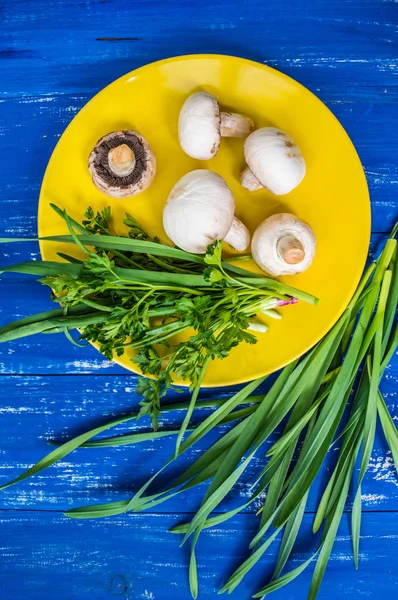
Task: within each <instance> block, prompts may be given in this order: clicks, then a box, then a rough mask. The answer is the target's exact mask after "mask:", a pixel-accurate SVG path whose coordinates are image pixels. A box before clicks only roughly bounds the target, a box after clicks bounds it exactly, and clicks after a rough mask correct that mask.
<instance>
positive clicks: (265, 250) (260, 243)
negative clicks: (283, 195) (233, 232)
mask: <svg viewBox="0 0 398 600" xmlns="http://www.w3.org/2000/svg"><path fill="white" fill-rule="evenodd" d="M315 247H316V242H315V236H314V232H313V231H312V229H311V227H309V225H307V224H306V223H303V222H302V221H300V219H298V218H297V217H295V216H294V215H291V214H289V213H281V214H278V215H272V217H268V219H265V221H263V222H262V223H261V224H260V225H259V226H258V227H257V229H256V231H255V232H254V234H253V239H252V255H253V258H254V260H255V261H256V263H257V264H258V266H259V267H260V269H262V270H263V271H265V272H266V273H269V274H270V275H273V276H275V277H277V276H279V275H295V274H296V273H301V272H302V271H305V270H306V269H308V267H309V266H310V265H311V263H312V261H313V259H314V256H315Z"/></svg>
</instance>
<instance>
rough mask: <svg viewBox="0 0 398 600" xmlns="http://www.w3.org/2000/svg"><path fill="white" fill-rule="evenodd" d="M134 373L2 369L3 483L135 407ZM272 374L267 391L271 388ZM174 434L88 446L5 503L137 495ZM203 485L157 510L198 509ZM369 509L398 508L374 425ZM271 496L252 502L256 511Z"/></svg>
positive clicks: (389, 379) (239, 496)
mask: <svg viewBox="0 0 398 600" xmlns="http://www.w3.org/2000/svg"><path fill="white" fill-rule="evenodd" d="M135 383H136V378H135V377H133V376H108V375H97V376H94V375H92V376H91V377H86V376H81V375H80V376H79V375H74V376H72V375H70V376H56V377H49V376H47V377H42V376H41V377H34V376H9V377H4V376H3V377H1V378H0V387H1V389H2V394H3V401H2V406H1V408H0V416H1V418H0V438H1V439H2V444H1V453H0V485H1V484H3V483H5V482H6V481H8V480H10V479H12V478H13V477H16V476H17V475H19V474H20V473H21V472H22V470H24V469H26V468H28V467H30V466H31V465H32V464H33V463H34V462H36V461H38V460H40V458H42V457H43V456H44V455H45V454H47V453H48V452H49V451H50V450H52V449H53V448H51V447H50V446H49V445H48V443H47V442H48V440H54V439H56V440H61V439H64V440H65V441H66V439H70V438H71V437H73V436H75V435H78V434H80V433H83V432H84V431H87V430H89V429H91V428H93V427H96V426H98V425H101V424H104V423H106V422H108V421H110V420H112V419H113V418H116V417H119V416H122V415H127V414H131V412H133V411H135V410H136V409H137V406H138V397H137V395H136V394H134V386H135ZM397 384H398V364H397V362H396V363H394V364H393V365H391V366H390V367H389V369H388V372H387V376H386V378H385V379H384V381H383V385H382V388H381V389H382V392H383V395H384V397H385V399H386V401H387V403H388V405H389V406H390V407H391V411H392V415H393V417H394V418H395V419H397V418H398V414H397V407H396V404H395V401H396V396H395V394H396V389H397ZM267 387H268V385H267V384H266V383H265V384H263V386H262V387H261V388H260V390H264V391H265V390H266V389H267ZM215 394H216V395H217V397H220V398H224V397H225V398H227V397H229V396H231V395H232V391H231V389H229V390H227V389H225V390H224V391H223V390H218V391H215V392H214V391H212V390H203V391H202V392H201V395H200V398H201V399H205V398H213V397H214V396H215ZM188 398H189V395H188V393H187V391H185V392H184V393H183V394H177V393H175V392H174V393H173V392H172V393H170V394H169V398H168V401H169V402H176V401H177V402H178V401H179V400H181V401H182V400H187V399H188ZM208 414H210V410H200V411H195V413H194V418H193V420H192V423H193V424H195V423H197V422H199V421H200V420H201V419H203V416H204V415H206V416H207V415H208ZM181 419H182V414H181V413H176V412H174V413H168V414H166V413H165V414H164V418H163V419H162V428H163V429H166V428H167V429H174V430H177V429H178V426H179V424H180V423H181ZM278 429H279V431H278V432H277V433H276V434H275V435H274V436H273V437H272V438H271V439H270V440H268V441H267V443H266V444H265V445H264V446H263V447H262V448H261V449H260V450H259V451H258V453H257V455H256V457H255V459H254V460H253V461H252V462H251V463H250V465H249V467H248V468H247V470H246V471H245V473H244V475H243V476H242V478H241V480H240V481H239V483H238V484H237V485H236V487H235V488H234V489H233V490H232V492H231V493H230V494H229V496H228V497H227V499H226V500H225V502H224V503H223V504H222V509H223V510H224V509H225V510H229V509H232V508H235V507H237V506H239V505H240V504H243V503H244V502H245V501H246V500H247V499H248V498H249V496H250V490H249V486H250V484H251V483H252V482H253V481H254V480H255V478H256V475H257V474H258V473H259V472H260V471H261V469H262V468H263V466H264V465H265V458H264V456H265V453H266V451H267V450H268V449H269V448H270V446H271V444H272V442H273V441H275V440H276V439H277V437H278V433H281V432H282V429H283V424H281V426H280V427H279V428H278ZM138 430H140V431H149V430H150V426H149V421H148V420H147V419H146V418H145V419H143V420H142V421H140V422H139V423H135V422H130V423H128V424H126V425H124V426H119V427H116V428H114V429H112V430H109V432H107V433H106V434H104V436H105V437H106V436H108V435H118V434H124V433H131V432H132V431H138ZM225 431H227V427H226V426H225V427H222V428H219V430H218V431H217V433H215V432H211V433H210V434H209V435H207V436H206V437H205V438H204V439H203V440H202V441H201V442H200V443H199V444H197V445H196V446H194V447H193V448H192V449H191V450H190V451H189V452H187V454H186V455H184V456H183V457H181V458H180V459H179V460H178V462H177V464H176V465H173V466H171V467H169V468H168V470H167V472H166V473H165V475H164V476H162V477H161V478H160V479H159V481H158V482H156V483H155V484H154V486H153V490H154V491H160V490H161V489H162V486H163V485H164V484H165V482H166V481H170V477H173V476H175V475H177V474H179V473H181V472H182V470H183V469H184V468H186V467H187V466H188V465H189V464H191V463H192V462H193V461H194V460H195V459H196V458H197V457H198V455H199V454H200V453H201V451H203V450H204V449H205V448H207V447H209V446H210V444H211V443H213V442H214V441H215V440H216V439H218V437H219V435H220V434H221V433H224V432H225ZM174 447H175V437H174V436H170V437H165V438H161V439H158V440H156V441H155V442H143V443H139V444H135V445H133V446H122V447H119V448H96V449H94V448H82V449H79V450H76V451H75V452H74V453H72V454H70V455H69V456H67V457H66V458H65V459H63V460H62V461H60V462H59V463H57V464H56V465H54V466H53V467H51V468H49V469H48V470H46V471H43V472H42V473H40V474H38V475H37V476H35V477H34V478H32V479H31V480H29V481H25V482H22V483H19V484H17V485H15V486H12V487H9V488H7V489H5V490H2V491H0V509H1V508H10V509H11V508H20V509H35V508H36V509H40V510H54V509H58V510H65V509H67V508H71V507H75V506H81V505H84V504H90V503H101V502H111V501H113V500H124V499H127V498H129V497H131V496H132V495H133V493H134V492H135V491H137V490H138V489H139V487H140V486H141V485H142V484H143V483H145V481H146V480H147V479H148V478H149V476H150V475H152V474H154V473H155V472H156V471H157V470H158V469H159V468H160V467H161V466H162V465H163V464H164V462H166V460H167V459H168V458H169V457H170V456H171V455H172V454H173V451H174ZM338 448H339V445H336V449H335V450H333V451H332V452H330V454H329V456H328V460H327V461H326V464H325V468H324V469H323V471H322V473H321V474H320V476H319V477H318V479H317V480H316V482H315V484H314V487H313V493H312V494H311V496H310V498H309V501H308V504H307V508H308V510H309V511H314V510H316V506H317V502H318V500H319V496H320V493H321V490H322V489H323V488H324V486H325V481H327V479H328V477H329V474H330V472H331V470H332V468H333V466H334V464H335V460H336V458H337V450H338ZM205 490H206V484H204V485H202V486H201V487H200V489H198V490H192V491H190V492H186V493H184V494H183V495H181V497H176V498H174V499H172V500H170V501H168V502H167V503H164V504H161V505H159V507H158V509H157V510H158V512H162V513H163V512H166V513H167V512H178V511H179V512H181V513H186V512H192V511H194V510H196V509H197V508H198V504H199V501H200V499H201V497H202V496H203V494H204V492H205ZM362 499H363V510H365V511H375V510H381V511H397V512H398V480H397V478H396V472H395V470H394V466H393V462H392V457H391V454H390V452H389V451H388V450H387V446H386V442H385V439H384V436H383V433H382V431H380V430H378V431H377V436H376V440H375V446H374V451H373V455H372V460H371V462H370V465H369V469H368V473H367V475H366V477H365V480H364V483H363V486H362ZM263 500H264V496H263V497H262V498H261V499H260V501H256V502H254V503H253V505H252V506H250V507H249V508H248V512H256V511H257V510H258V508H259V507H260V506H261V505H262V502H263Z"/></svg>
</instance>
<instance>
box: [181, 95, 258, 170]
mask: <svg viewBox="0 0 398 600" xmlns="http://www.w3.org/2000/svg"><path fill="white" fill-rule="evenodd" d="M253 129H254V124H253V121H252V120H251V119H249V117H245V116H244V115H239V114H237V113H228V112H220V107H219V105H218V101H217V98H215V97H214V96H213V95H212V94H208V93H207V92H196V93H195V94H192V95H191V96H189V98H187V100H186V101H185V102H184V104H183V107H182V109H181V112H180V118H179V122H178V139H179V140H180V144H181V147H182V149H183V150H184V152H186V153H187V154H188V155H189V156H191V157H192V158H197V159H199V160H209V159H210V158H213V156H215V155H216V154H217V152H218V149H219V147H220V141H221V137H246V136H247V135H249V133H250V132H251V131H253Z"/></svg>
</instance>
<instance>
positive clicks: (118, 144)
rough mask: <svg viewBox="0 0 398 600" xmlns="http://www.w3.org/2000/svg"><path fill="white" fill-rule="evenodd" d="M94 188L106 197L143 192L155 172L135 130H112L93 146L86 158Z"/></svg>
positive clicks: (145, 144) (147, 149)
mask: <svg viewBox="0 0 398 600" xmlns="http://www.w3.org/2000/svg"><path fill="white" fill-rule="evenodd" d="M88 168H89V171H90V174H91V178H92V180H93V183H94V185H95V186H96V187H97V188H98V189H99V190H100V192H103V193H104V194H106V195H107V196H111V197H112V198H126V197H128V196H134V195H135V194H139V193H140V192H143V191H144V190H146V188H147V187H149V186H150V184H151V183H152V180H153V178H154V177H155V172H156V160H155V157H154V155H153V152H152V150H151V148H150V146H149V144H148V142H147V141H146V140H145V138H143V137H142V135H140V134H139V133H137V132H136V131H130V130H127V131H114V132H112V133H108V134H107V135H105V136H104V137H102V138H101V139H100V140H98V142H97V143H96V145H95V147H94V149H93V150H92V152H91V154H90V156H89V159H88Z"/></svg>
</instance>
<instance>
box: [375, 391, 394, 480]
mask: <svg viewBox="0 0 398 600" xmlns="http://www.w3.org/2000/svg"><path fill="white" fill-rule="evenodd" d="M377 409H378V413H379V419H380V423H381V426H382V428H383V433H384V435H385V438H386V440H387V443H388V446H389V448H390V450H391V454H392V457H393V461H394V465H395V470H396V471H397V473H398V431H397V428H396V426H395V423H394V421H393V420H392V418H391V415H390V413H389V411H388V408H387V405H386V403H385V400H384V398H383V396H382V395H381V393H380V392H379V394H378V404H377Z"/></svg>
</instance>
